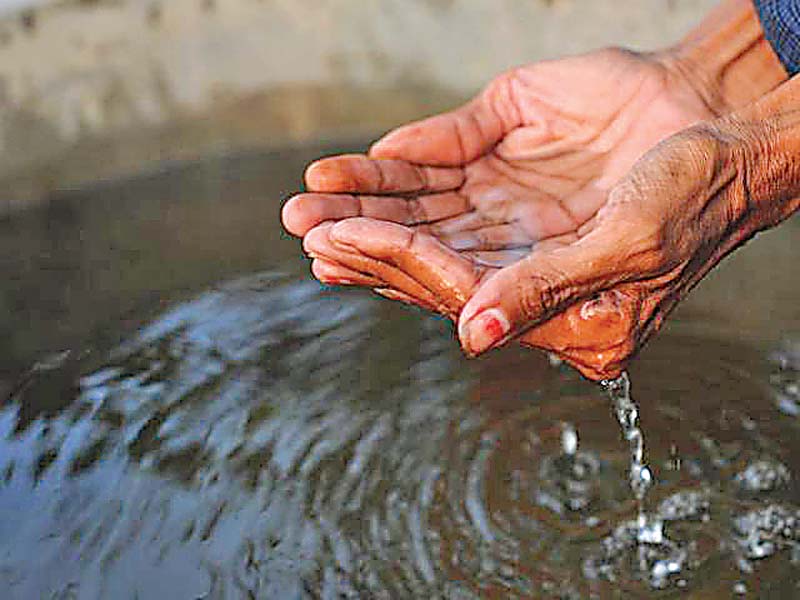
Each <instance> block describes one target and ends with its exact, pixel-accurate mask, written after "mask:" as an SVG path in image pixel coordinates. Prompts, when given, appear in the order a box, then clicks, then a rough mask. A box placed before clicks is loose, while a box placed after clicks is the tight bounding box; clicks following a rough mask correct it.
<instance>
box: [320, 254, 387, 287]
mask: <svg viewBox="0 0 800 600" xmlns="http://www.w3.org/2000/svg"><path fill="white" fill-rule="evenodd" d="M311 273H312V274H313V275H314V277H316V278H317V279H319V280H320V281H321V282H322V283H327V284H329V285H358V286H363V287H380V286H384V285H386V284H385V283H384V282H383V281H382V280H380V279H378V278H376V277H372V276H370V275H366V274H364V273H359V272H358V271H354V270H353V269H348V268H347V267H345V266H342V265H340V264H339V263H336V262H332V261H330V260H327V259H324V258H315V259H314V262H312V263H311Z"/></svg>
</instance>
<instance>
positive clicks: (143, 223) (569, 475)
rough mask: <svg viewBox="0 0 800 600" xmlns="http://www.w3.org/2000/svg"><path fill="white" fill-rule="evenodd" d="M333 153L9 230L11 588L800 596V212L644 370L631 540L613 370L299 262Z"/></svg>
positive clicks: (252, 164) (90, 196)
mask: <svg viewBox="0 0 800 600" xmlns="http://www.w3.org/2000/svg"><path fill="white" fill-rule="evenodd" d="M323 150H324V149H323ZM321 151H322V150H321V149H308V150H306V151H296V152H286V153H273V154H260V155H259V154H248V155H243V156H237V157H230V158H225V159H219V160H209V161H207V162H204V163H202V164H193V165H183V166H179V165H175V166H172V167H170V168H168V169H166V170H165V171H164V172H161V173H154V174H150V175H146V176H145V175H143V176H141V177H138V178H135V179H132V180H130V181H125V182H116V183H108V184H103V185H102V186H98V187H97V188H94V189H92V190H85V191H75V192H69V193H63V194H61V195H60V196H59V197H57V198H54V199H53V201H52V202H51V203H50V204H49V205H48V206H46V207H44V208H42V209H36V210H35V211H31V212H28V213H24V214H18V215H15V216H14V217H13V218H9V219H7V220H5V221H2V222H0V231H2V235H0V262H2V273H3V274H4V277H5V278H6V279H5V283H4V285H3V287H2V295H1V296H0V307H1V310H2V313H0V314H1V315H2V316H0V340H2V341H0V344H2V360H3V362H2V370H1V371H0V388H1V389H2V390H3V393H4V396H5V397H6V398H7V399H6V401H5V402H4V403H3V404H2V406H1V407H0V590H3V591H2V594H0V596H2V598H23V599H28V598H40V597H41V598H50V597H55V598H73V597H77V598H134V597H138V598H290V599H291V598H305V597H312V598H313V597H322V598H341V597H345V598H347V597H354V598H437V597H444V598H487V597H494V598H507V597H567V598H569V597H575V598H583V597H592V596H595V597H598V598H609V597H615V596H616V597H650V596H670V595H676V596H677V595H681V596H683V595H687V594H689V593H690V595H692V596H694V597H697V598H729V597H732V596H737V595H738V596H742V597H774V598H790V597H796V596H797V595H798V594H800V587H798V586H799V585H800V485H799V484H798V481H797V477H798V475H799V474H800V473H798V468H799V467H800V309H799V308H798V306H800V283H799V281H800V280H798V275H800V270H799V269H798V266H797V265H798V261H797V249H798V247H799V246H798V244H800V223H798V222H797V221H795V222H793V223H789V224H787V225H786V226H784V227H782V228H780V229H779V230H777V231H775V232H772V233H770V234H768V235H766V236H763V237H762V238H759V239H758V240H756V242H754V243H753V244H752V245H751V246H750V247H748V248H747V249H746V251H744V252H742V253H740V254H739V255H737V256H736V257H735V258H734V259H733V260H731V261H730V262H728V263H726V264H725V265H724V267H723V268H722V269H721V270H720V271H719V272H718V273H716V274H715V275H714V276H713V277H712V278H711V280H710V281H708V282H707V283H705V284H704V285H703V286H702V287H701V288H700V289H698V290H697V291H696V292H695V293H694V294H693V296H692V297H691V298H690V300H689V302H688V303H687V305H686V306H685V307H683V308H682V310H681V311H680V312H679V313H678V314H676V316H675V318H674V319H673V322H672V324H671V325H670V326H669V327H668V328H667V329H666V330H665V331H664V332H663V333H662V335H661V336H660V337H659V338H658V339H657V340H656V341H655V342H654V343H653V344H651V345H650V346H649V347H648V348H647V350H646V351H645V352H644V353H643V354H642V356H641V357H640V358H639V360H637V361H636V363H635V364H634V365H633V367H632V369H631V378H632V381H633V389H634V394H635V397H636V399H637V402H638V404H639V407H640V408H641V413H640V422H641V426H642V428H643V431H644V434H645V438H646V452H647V462H648V464H649V466H650V468H651V469H652V472H653V477H654V479H655V485H654V487H653V488H652V489H651V490H650V493H649V495H648V498H647V507H646V508H647V511H648V514H649V515H650V516H653V517H655V520H656V521H658V522H660V523H661V528H660V529H659V530H658V531H655V530H654V531H652V532H651V535H650V537H649V540H650V541H649V542H648V543H647V544H645V545H642V544H637V541H636V538H637V532H636V517H637V505H636V501H635V499H634V498H633V496H632V495H631V493H630V489H629V487H628V479H627V477H628V475H627V468H628V458H629V451H628V447H627V444H626V443H625V442H624V441H623V440H622V439H621V437H620V432H619V428H618V426H617V423H616V422H615V419H614V417H613V415H612V414H611V409H610V406H609V402H608V399H607V398H606V397H605V395H604V394H603V392H602V390H600V389H599V388H598V387H597V386H595V385H590V384H588V383H587V382H585V381H583V380H581V379H580V378H579V377H577V376H576V375H575V374H574V373H572V372H571V371H570V370H568V369H565V368H563V367H554V366H552V365H550V364H549V362H548V361H547V360H546V359H545V358H543V357H542V356H540V355H538V354H536V353H533V352H529V351H522V350H517V349H508V350H505V351H500V352H495V353H492V354H490V355H489V356H487V357H485V358H484V359H481V360H478V361H466V360H464V359H463V358H462V357H461V356H460V354H459V352H458V348H457V346H456V344H455V342H454V341H453V333H452V328H451V326H450V325H449V324H448V323H446V322H444V321H442V320H440V319H436V318H432V317H422V316H421V314H420V313H419V312H417V311H415V310H413V309H408V308H403V307H399V306H395V305H393V304H392V303H389V302H388V301H384V300H378V299H375V298H372V297H371V296H370V295H369V294H367V293H364V292H353V291H341V290H337V289H324V288H322V287H320V286H319V285H317V284H316V283H314V282H313V281H311V280H310V278H309V277H308V276H307V274H306V271H307V266H308V263H307V261H304V260H303V259H301V256H300V249H299V245H298V244H297V243H296V242H295V241H294V240H290V239H288V238H286V237H284V236H283V235H282V233H281V231H280V228H279V226H278V222H277V218H278V208H279V201H280V199H281V198H282V197H285V196H286V195H287V194H288V193H289V192H290V191H291V190H293V189H294V188H295V187H296V186H297V185H298V181H299V174H300V172H301V170H302V165H303V164H304V163H305V162H306V161H307V160H309V159H310V158H312V157H314V156H316V155H317V154H318V153H319V152H321Z"/></svg>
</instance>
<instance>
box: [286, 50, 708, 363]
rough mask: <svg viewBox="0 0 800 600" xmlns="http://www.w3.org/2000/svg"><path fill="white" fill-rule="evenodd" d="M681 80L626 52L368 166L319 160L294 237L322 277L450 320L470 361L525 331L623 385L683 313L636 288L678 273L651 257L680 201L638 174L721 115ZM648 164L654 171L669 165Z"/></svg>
mask: <svg viewBox="0 0 800 600" xmlns="http://www.w3.org/2000/svg"><path fill="white" fill-rule="evenodd" d="M679 73H680V70H679V69H674V68H671V67H670V66H669V64H668V62H666V61H665V60H662V59H661V58H658V57H654V56H643V55H637V54H633V53H630V52H626V51H623V50H605V51H601V52H597V53H593V54H589V55H585V56H580V57H573V58H568V59H564V60H559V61H551V62H544V63H538V64H535V65H533V66H530V67H525V68H521V69H516V70H514V71H511V72H509V73H507V74H505V75H503V76H501V77H500V78H498V79H497V80H495V81H494V82H493V83H492V84H490V85H489V86H488V87H487V88H486V90H485V91H484V92H483V93H482V94H480V95H479V96H478V97H477V98H475V99H474V100H473V101H471V102H470V103H468V104H467V105H465V106H463V107H461V108H459V109H457V110H455V111H453V112H451V113H446V114H443V115H439V116H436V117H432V118H430V119H426V120H424V121H421V122H419V123H414V124H410V125H407V126H405V127H402V128H400V129H398V130H396V131H394V132H392V133H390V134H388V135H387V136H386V137H384V138H383V139H382V140H380V141H379V142H377V143H376V144H375V145H374V146H373V147H372V148H371V149H370V151H369V154H368V155H366V156H363V155H348V156H338V157H333V158H328V159H323V160H321V161H318V162H316V163H314V164H313V165H311V166H310V167H309V169H308V171H307V173H306V183H307V187H308V190H309V192H308V193H304V194H300V195H298V196H295V197H294V198H292V199H291V200H290V201H289V202H287V204H286V205H285V206H284V210H283V220H284V224H285V226H286V228H287V229H288V230H289V231H290V232H292V233H294V234H296V235H300V236H304V237H305V240H304V245H305V248H306V250H307V251H308V252H309V254H311V255H312V256H314V257H315V261H314V263H313V266H312V269H313V272H314V273H315V275H316V276H317V277H318V278H319V279H321V280H322V281H325V282H329V283H341V284H353V285H363V286H370V287H373V288H376V289H377V290H379V291H380V293H382V294H383V295H385V296H388V297H391V298H395V299H399V300H404V301H407V302H413V303H415V304H418V305H420V306H423V307H426V308H429V309H432V310H436V311H438V312H441V313H443V314H447V315H448V316H450V317H452V318H453V319H457V320H458V322H459V337H460V339H461V343H462V345H463V346H464V349H465V350H466V351H467V352H469V353H470V354H479V353H481V352H483V351H485V350H487V349H489V348H491V347H494V346H496V345H498V344H500V343H503V342H504V341H505V340H507V339H510V338H511V337H515V336H518V335H520V334H524V335H522V337H521V338H520V339H521V341H522V342H523V343H525V344H529V345H533V346H537V347H541V348H545V349H548V350H550V351H552V352H555V353H557V354H559V355H560V356H562V357H563V358H564V359H566V360H567V361H569V362H570V363H572V364H574V365H575V366H576V367H578V368H579V369H580V370H581V371H582V372H583V373H584V374H585V375H587V376H589V377H592V378H596V379H598V378H604V377H609V376H613V375H615V374H616V373H618V372H619V370H620V369H621V368H623V366H624V364H625V362H626V360H627V359H628V358H629V357H630V355H631V354H632V352H633V351H634V350H635V349H636V347H637V346H638V345H639V344H640V342H641V340H642V339H644V338H645V337H646V336H647V334H648V333H649V332H650V331H652V330H653V329H654V328H655V326H657V324H658V323H659V322H660V316H659V315H660V314H662V313H661V312H659V313H658V314H656V311H655V306H656V305H659V306H660V305H664V306H666V304H665V302H664V301H659V302H655V301H654V300H652V299H651V297H650V296H648V295H647V294H644V293H643V292H642V291H641V289H642V287H641V285H640V282H638V281H636V279H637V278H641V279H648V278H649V279H652V277H653V273H654V272H658V277H661V276H662V275H666V273H668V272H670V269H672V267H671V266H670V267H669V268H667V266H666V265H668V264H670V265H671V263H670V261H666V262H665V263H664V264H661V263H659V261H658V260H657V259H656V258H655V255H654V254H653V252H651V251H652V250H653V246H658V243H657V240H658V239H659V238H660V236H661V233H659V229H658V225H656V223H660V222H661V221H660V219H662V218H663V217H664V214H663V206H664V205H663V204H659V202H667V204H669V205H670V206H673V204H674V202H673V200H663V201H661V200H656V199H655V198H652V199H651V198H643V197H641V198H640V197H639V196H636V197H635V198H634V196H632V195H631V194H632V192H630V191H629V190H630V188H631V186H632V185H634V184H632V183H630V182H631V181H639V180H640V179H641V178H642V177H643V175H637V174H636V173H637V171H636V170H635V171H634V172H633V173H632V174H630V175H628V176H626V173H628V171H629V170H630V169H631V167H632V166H633V165H634V163H636V161H637V159H639V158H640V157H641V156H642V155H643V154H644V153H645V152H646V151H647V150H649V149H650V148H652V147H653V146H655V145H656V144H657V143H658V142H659V141H661V140H663V139H665V138H667V137H668V136H670V135H671V134H673V133H675V132H676V131H679V130H681V129H684V128H686V127H687V126H689V125H691V124H693V123H697V122H699V121H705V120H707V119H709V118H711V117H713V116H714V115H713V112H712V111H711V109H710V108H709V107H708V106H707V104H706V103H705V102H704V101H703V97H706V96H704V95H701V94H700V93H699V91H698V89H697V87H695V85H693V84H692V82H690V81H688V80H687V79H686V78H685V77H682V76H681V75H679ZM667 146H668V147H669V148H673V144H672V143H670V144H667ZM687 147H688V146H687ZM672 151H673V152H675V150H672ZM657 152H665V150H664V149H663V148H660V149H659V150H658V151H657ZM684 159H685V160H687V161H689V160H694V158H693V157H691V156H684V157H682V158H681V157H678V158H676V159H675V160H677V163H675V164H673V163H670V164H673V167H674V168H676V169H677V171H676V173H677V176H676V177H672V175H674V174H672V175H670V177H672V179H674V181H672V180H671V181H670V185H692V186H694V185H696V184H697V181H698V180H697V177H696V176H694V174H692V177H694V179H692V177H690V175H689V174H688V173H686V172H685V171H686V169H685V168H684V166H683V164H682V162H681V161H682V160H684ZM644 162H646V163H647V164H651V165H652V164H655V166H650V167H647V169H649V171H653V170H658V168H660V167H658V165H659V164H661V163H662V162H663V161H660V160H656V162H655V163H652V159H647V160H646V161H644ZM638 168H644V167H638ZM649 171H648V172H649ZM623 177H624V180H623ZM664 177H665V175H664V174H657V173H652V174H648V175H647V176H646V177H645V179H646V180H648V181H649V180H650V179H654V180H656V179H657V180H658V181H659V182H662V183H659V184H658V185H656V184H653V185H655V187H658V186H659V185H661V186H663V185H664V184H663V181H664ZM636 185H639V184H636ZM642 186H644V187H642V189H643V190H644V189H645V188H646V189H647V190H648V193H650V191H652V190H651V187H653V186H651V184H649V183H646V182H645V183H642ZM658 189H661V188H658ZM619 190H628V191H619ZM672 193H674V190H673V191H669V190H666V189H664V190H662V193H661V195H668V196H669V195H670V194H672ZM679 212H680V211H679ZM648 219H649V220H648ZM342 220H344V221H342ZM334 221H342V222H341V223H338V224H335V225H334V224H333V223H332V222H334ZM645 248H646V250H645ZM637 261H638V262H637ZM641 261H644V263H642V262H641ZM636 285H639V287H638V288H632V287H631V286H636ZM643 315H645V316H643ZM646 315H649V316H646ZM642 319H644V321H645V322H641V321H642Z"/></svg>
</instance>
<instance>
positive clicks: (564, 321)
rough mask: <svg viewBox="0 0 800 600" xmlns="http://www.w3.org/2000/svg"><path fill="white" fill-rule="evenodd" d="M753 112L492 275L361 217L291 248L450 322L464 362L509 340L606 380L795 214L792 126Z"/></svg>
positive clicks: (723, 125) (441, 247)
mask: <svg viewBox="0 0 800 600" xmlns="http://www.w3.org/2000/svg"><path fill="white" fill-rule="evenodd" d="M796 87H798V88H800V82H798V85H797V86H796ZM798 91H800V90H798ZM797 100H800V93H799V94H798V98H797ZM756 108H757V109H758V110H756V112H755V115H756V116H752V114H751V116H750V117H749V118H748V120H741V119H740V118H739V117H738V116H735V115H734V116H731V117H728V118H725V119H721V120H717V121H715V122H713V123H707V124H702V125H698V126H695V127H692V128H690V129H688V130H686V131H683V132H681V133H679V134H677V135H675V136H673V137H671V138H670V139H668V140H666V141H664V142H662V143H661V144H659V145H657V146H656V147H655V148H654V149H653V150H651V151H650V152H648V153H647V154H646V155H645V156H644V157H643V158H642V159H641V160H640V161H638V162H637V163H636V165H635V166H634V167H633V169H632V170H631V171H630V172H629V173H628V174H627V175H626V176H625V177H624V178H623V179H622V180H621V181H620V182H619V183H618V184H617V185H615V186H614V187H613V188H612V190H611V191H610V192H609V194H608V199H607V202H606V204H605V205H604V206H603V207H602V208H601V209H600V210H599V211H598V212H597V214H596V215H595V216H594V217H593V219H592V220H591V221H590V222H588V223H587V224H586V225H585V226H583V227H581V228H580V229H579V231H577V232H576V233H575V234H574V235H571V236H569V239H567V238H564V237H563V236H562V238H561V239H559V240H557V241H556V240H549V241H548V242H543V243H540V244H538V245H537V246H535V247H534V248H533V250H532V251H531V252H530V253H529V254H527V255H526V256H525V257H524V258H522V259H521V260H517V261H514V260H510V261H509V264H508V265H507V266H505V267H502V268H498V267H490V266H487V265H482V264H480V263H479V262H478V261H476V260H475V259H474V258H472V257H470V256H468V255H465V254H464V253H458V252H456V251H454V250H453V249H451V248H448V247H447V246H446V245H445V244H443V243H442V242H441V240H439V239H437V238H436V237H435V236H433V235H431V234H429V233H425V232H420V231H419V230H418V229H413V228H408V227H405V226H402V225H399V224H396V223H390V222H385V221H378V220H375V219H369V218H352V219H346V220H344V221H341V222H339V223H336V224H333V223H326V224H323V225H321V226H319V227H317V228H315V229H314V230H312V231H311V232H310V233H309V234H308V236H307V237H306V240H305V246H306V248H307V250H309V252H310V253H312V254H313V255H314V256H317V257H318V258H317V259H316V260H317V261H320V263H319V264H318V266H317V270H318V276H320V278H321V279H323V280H326V279H329V277H328V275H327V273H328V272H329V271H328V269H329V267H328V266H327V265H328V264H331V265H333V266H332V267H330V269H331V272H333V273H334V275H333V276H332V277H333V278H334V279H335V278H336V277H339V276H345V277H347V278H350V281H349V282H350V283H354V284H357V285H369V286H373V287H377V288H382V292H383V293H385V294H386V295H388V296H389V297H394V298H397V299H401V300H406V301H411V302H414V303H417V304H420V305H423V306H426V307H427V308H430V309H433V310H437V311H439V312H441V313H444V314H448V315H451V316H453V317H455V316H456V315H459V317H458V321H459V336H460V338H461V342H462V344H463V345H464V347H465V349H466V350H467V351H469V352H471V353H473V354H474V353H480V352H482V351H485V350H486V349H488V348H490V347H494V346H496V345H498V344H500V343H503V342H504V341H505V340H507V339H509V338H511V337H514V336H517V335H519V334H522V335H521V337H520V341H521V342H522V343H523V344H526V345H532V346H536V347H540V348H545V349H547V350H550V351H552V352H555V353H556V354H558V355H559V356H561V357H562V358H564V359H565V360H567V361H568V362H569V363H571V364H572V365H574V366H575V367H577V368H578V369H579V370H580V371H581V372H582V373H583V374H584V375H586V376H587V377H590V378H592V379H604V378H610V377H614V376H616V375H618V374H619V372H620V371H621V369H622V368H624V366H625V363H626V362H627V361H628V360H629V359H630V357H631V356H632V354H633V353H634V352H635V350H636V349H637V348H638V347H640V346H641V345H642V344H643V343H644V341H645V340H646V339H647V338H648V337H649V336H650V335H652V333H653V332H654V331H656V330H657V329H658V327H659V326H660V325H661V323H662V322H663V320H664V318H665V316H666V315H667V314H668V313H669V311H670V310H671V309H672V308H673V307H674V306H675V305H676V304H677V303H678V301H680V300H681V299H682V298H683V297H684V296H685V295H686V293H687V292H688V291H689V290H690V289H691V288H692V287H693V286H694V285H695V284H697V282H699V281H700V280H701V279H702V277H703V276H704V275H705V274H706V273H708V271H709V270H710V269H711V268H713V266H714V265H716V264H717V263H718V262H719V261H720V260H721V259H722V258H723V257H724V256H725V255H726V254H728V253H729V252H731V251H732V250H733V249H734V248H736V247H738V246H739V245H740V244H742V243H744V242H745V241H746V240H747V239H749V238H750V237H752V236H753V235H754V234H755V233H757V232H758V231H760V230H762V229H764V228H767V227H770V226H772V225H775V224H776V223H778V222H780V221H781V220H783V219H784V218H786V217H788V216H789V215H790V214H791V213H792V212H793V211H795V210H797V208H798V206H800V200H798V198H797V195H798V192H800V184H798V182H800V167H799V166H798V164H799V163H800V161H799V160H798V158H799V157H800V142H798V141H797V140H798V135H797V134H798V130H800V119H799V118H798V117H796V116H794V115H791V114H790V115H789V116H786V115H783V116H781V118H780V119H774V118H772V119H771V118H770V116H769V111H766V112H765V111H764V110H763V107H760V108H759V107H756ZM781 131H783V132H786V131H789V133H788V134H786V133H784V134H783V135H781V134H780V133H776V132H781ZM781 138H783V139H781ZM787 139H788V142H787Z"/></svg>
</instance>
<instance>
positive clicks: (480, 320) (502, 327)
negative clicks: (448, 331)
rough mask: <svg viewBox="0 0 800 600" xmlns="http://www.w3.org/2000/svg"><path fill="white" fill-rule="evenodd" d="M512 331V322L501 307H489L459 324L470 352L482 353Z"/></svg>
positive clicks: (460, 332)
mask: <svg viewBox="0 0 800 600" xmlns="http://www.w3.org/2000/svg"><path fill="white" fill-rule="evenodd" d="M509 331H511V323H509V321H508V317H506V316H505V315H504V314H503V312H502V311H501V310H500V309H499V308H489V309H487V310H484V311H482V312H479V313H478V314H477V315H475V316H474V317H472V318H471V319H469V320H468V321H465V322H463V323H461V322H460V323H459V324H458V335H459V337H460V338H461V339H462V340H463V341H466V344H467V351H468V352H469V353H470V354H481V353H482V352H486V351H487V350H488V349H489V348H491V347H492V346H494V345H495V344H497V343H498V342H500V341H501V340H502V339H503V338H504V337H506V335H508V332H509Z"/></svg>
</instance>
